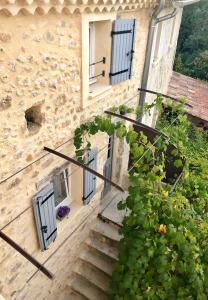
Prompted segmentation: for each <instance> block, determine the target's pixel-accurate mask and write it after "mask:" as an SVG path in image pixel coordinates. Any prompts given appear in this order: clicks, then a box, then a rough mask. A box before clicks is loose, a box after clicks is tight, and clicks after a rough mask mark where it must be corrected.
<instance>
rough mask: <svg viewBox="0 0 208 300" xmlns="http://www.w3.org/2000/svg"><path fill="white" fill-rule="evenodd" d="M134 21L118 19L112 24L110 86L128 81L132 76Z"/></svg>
mask: <svg viewBox="0 0 208 300" xmlns="http://www.w3.org/2000/svg"><path fill="white" fill-rule="evenodd" d="M135 22H136V20H135V19H129V20H125V19H124V20H122V19H118V20H115V21H114V22H113V29H112V55H111V72H110V81H111V84H112V85H113V84H117V83H119V82H122V81H125V80H128V79H130V78H131V76H132V61H133V54H134V39H135Z"/></svg>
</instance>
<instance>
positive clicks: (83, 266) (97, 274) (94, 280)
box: [74, 259, 110, 294]
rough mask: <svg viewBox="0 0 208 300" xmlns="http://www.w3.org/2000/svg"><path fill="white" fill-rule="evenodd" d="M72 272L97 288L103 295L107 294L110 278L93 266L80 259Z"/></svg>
mask: <svg viewBox="0 0 208 300" xmlns="http://www.w3.org/2000/svg"><path fill="white" fill-rule="evenodd" d="M74 272H75V273H76V274H79V275H80V276H83V277H84V278H85V279H87V281H89V282H90V283H91V284H93V285H95V286H96V287H98V288H99V289H100V290H101V291H103V292H104V293H106V294H108V293H109V292H110V289H109V282H110V276H109V275H107V274H105V273H104V272H103V271H101V270H99V269H98V268H96V267H95V266H94V265H92V264H89V263H88V262H87V261H85V260H82V259H80V260H79V262H78V263H77V265H76V268H75V270H74Z"/></svg>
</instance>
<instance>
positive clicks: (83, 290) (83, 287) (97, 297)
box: [71, 274, 108, 300]
mask: <svg viewBox="0 0 208 300" xmlns="http://www.w3.org/2000/svg"><path fill="white" fill-rule="evenodd" d="M71 289H72V290H73V291H74V292H75V293H77V294H79V295H82V296H84V297H85V298H86V299H88V300H108V296H107V294H106V293H104V292H102V290H100V289H99V288H98V287H97V286H96V285H94V284H92V283H91V282H90V281H88V280H87V279H86V278H84V277H83V276H81V275H79V274H76V275H75V278H74V280H73V281H72V283H71Z"/></svg>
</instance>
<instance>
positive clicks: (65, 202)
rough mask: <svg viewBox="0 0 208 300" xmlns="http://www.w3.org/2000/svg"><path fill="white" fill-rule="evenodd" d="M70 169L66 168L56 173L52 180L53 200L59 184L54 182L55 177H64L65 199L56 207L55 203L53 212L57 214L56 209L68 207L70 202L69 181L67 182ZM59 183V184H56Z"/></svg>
mask: <svg viewBox="0 0 208 300" xmlns="http://www.w3.org/2000/svg"><path fill="white" fill-rule="evenodd" d="M70 169H71V168H69V167H67V168H64V169H62V170H61V171H60V172H59V173H57V174H56V175H55V176H54V179H53V184H54V199H55V197H56V190H57V184H59V183H60V180H58V179H57V180H56V179H55V177H56V176H57V177H58V176H60V175H61V174H62V173H63V175H64V185H65V189H66V194H67V196H66V198H65V199H64V200H62V201H61V202H60V203H59V204H58V205H56V203H55V210H56V212H57V210H58V208H59V207H60V206H65V205H67V206H69V204H70V203H71V202H72V200H71V181H70V180H69V173H70ZM58 182H59V183H58Z"/></svg>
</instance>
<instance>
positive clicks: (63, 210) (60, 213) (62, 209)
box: [56, 206, 70, 221]
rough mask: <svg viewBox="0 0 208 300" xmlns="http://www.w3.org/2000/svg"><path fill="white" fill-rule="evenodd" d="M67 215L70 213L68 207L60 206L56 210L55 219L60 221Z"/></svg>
mask: <svg viewBox="0 0 208 300" xmlns="http://www.w3.org/2000/svg"><path fill="white" fill-rule="evenodd" d="M69 213H70V207H69V206H60V207H59V208H58V210H57V214H56V218H57V219H58V220H60V221H62V220H63V219H64V218H66V217H67V216H68V214H69Z"/></svg>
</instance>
